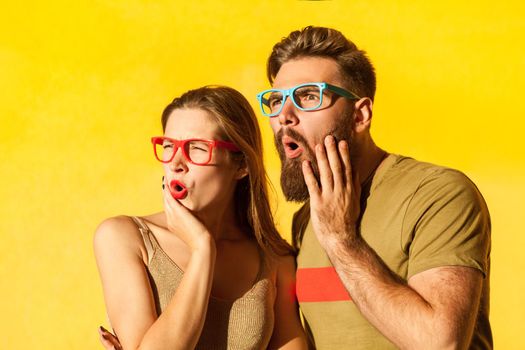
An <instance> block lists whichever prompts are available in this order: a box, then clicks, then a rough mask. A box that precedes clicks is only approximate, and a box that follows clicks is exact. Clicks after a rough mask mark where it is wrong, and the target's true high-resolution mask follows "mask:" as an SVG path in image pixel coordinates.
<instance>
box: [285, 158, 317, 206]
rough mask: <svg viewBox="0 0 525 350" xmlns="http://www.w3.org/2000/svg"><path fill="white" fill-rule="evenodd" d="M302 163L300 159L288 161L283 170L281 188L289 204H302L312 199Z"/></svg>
mask: <svg viewBox="0 0 525 350" xmlns="http://www.w3.org/2000/svg"><path fill="white" fill-rule="evenodd" d="M301 163H302V161H301V160H300V159H286V160H285V161H284V162H283V166H282V168H281V188H282V190H283V194H284V197H285V198H286V200H287V201H289V202H297V203H302V202H305V201H306V200H308V198H310V196H309V194H308V187H307V186H306V183H305V182H304V176H303V171H302V169H301Z"/></svg>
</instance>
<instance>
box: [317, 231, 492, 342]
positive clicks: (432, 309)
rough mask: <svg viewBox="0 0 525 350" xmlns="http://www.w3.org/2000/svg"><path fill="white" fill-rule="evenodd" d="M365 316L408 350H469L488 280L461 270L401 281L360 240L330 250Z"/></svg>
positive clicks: (436, 270) (455, 268) (435, 270)
mask: <svg viewBox="0 0 525 350" xmlns="http://www.w3.org/2000/svg"><path fill="white" fill-rule="evenodd" d="M325 249H326V252H327V254H328V256H329V257H330V260H331V262H332V264H333V265H334V267H335V269H336V271H337V273H338V275H339V278H340V279H341V281H342V282H343V284H344V285H345V287H346V289H347V290H348V292H349V293H350V295H351V296H352V300H353V301H354V303H355V304H356V306H357V307H358V308H359V310H360V311H361V313H362V314H363V316H364V317H365V318H366V319H367V320H368V321H369V322H370V323H371V324H372V325H373V326H374V327H376V328H377V329H378V330H379V331H380V332H381V333H382V334H383V335H384V336H385V337H387V338H388V339H389V340H390V341H392V342H393V343H394V344H396V345H397V346H399V347H400V348H403V349H410V348H413V349H423V348H424V349H464V348H467V347H468V345H469V343H470V339H471V337H472V332H473V329H474V323H475V318H476V315H477V310H478V306H479V300H480V297H481V285H482V280H483V275H482V274H481V272H480V271H478V270H476V269H473V268H470V267H462V266H447V267H436V268H432V269H429V270H426V271H423V272H420V273H418V274H416V275H414V276H412V277H411V278H410V279H409V280H408V283H406V282H404V281H403V280H402V279H400V278H399V277H397V276H396V275H395V274H394V273H393V272H392V271H391V270H390V269H388V267H387V266H385V264H384V263H383V262H382V261H381V258H380V257H378V256H377V254H376V253H375V252H374V251H373V250H372V249H371V248H370V247H369V246H368V245H367V244H366V242H364V241H363V240H361V239H359V240H358V241H353V242H349V241H347V242H344V241H341V242H333V243H332V244H331V245H330V246H325Z"/></svg>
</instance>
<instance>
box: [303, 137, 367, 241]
mask: <svg viewBox="0 0 525 350" xmlns="http://www.w3.org/2000/svg"><path fill="white" fill-rule="evenodd" d="M315 156H316V159H317V163H318V166H319V178H320V183H318V181H317V180H316V178H315V176H314V174H313V171H312V166H311V164H310V163H309V162H308V161H304V162H303V166H302V170H303V176H304V179H305V182H306V185H307V187H308V192H309V194H310V217H311V222H312V226H313V229H314V232H315V233H316V236H317V239H318V240H319V242H320V243H321V245H322V246H323V247H326V246H327V245H329V244H330V243H336V242H338V241H342V240H348V239H350V240H352V239H355V238H356V236H357V232H356V224H357V220H358V217H359V210H360V209H359V197H360V186H359V183H358V181H355V180H354V179H353V177H352V167H351V163H350V153H349V150H348V143H347V142H346V141H339V142H338V143H336V140H335V139H334V137H333V136H331V135H329V136H326V138H325V140H324V145H322V144H318V145H316V147H315Z"/></svg>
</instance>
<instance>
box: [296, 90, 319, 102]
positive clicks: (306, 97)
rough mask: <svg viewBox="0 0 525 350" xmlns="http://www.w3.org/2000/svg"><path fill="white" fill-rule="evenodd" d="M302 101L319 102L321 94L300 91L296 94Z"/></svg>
mask: <svg viewBox="0 0 525 350" xmlns="http://www.w3.org/2000/svg"><path fill="white" fill-rule="evenodd" d="M296 94H297V96H298V97H299V99H300V100H301V101H318V100H319V92H318V91H308V90H305V91H299V92H297V93H296Z"/></svg>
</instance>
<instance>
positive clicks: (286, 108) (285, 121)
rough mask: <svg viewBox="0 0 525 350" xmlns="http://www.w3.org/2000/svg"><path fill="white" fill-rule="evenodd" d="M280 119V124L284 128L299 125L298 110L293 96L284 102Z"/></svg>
mask: <svg viewBox="0 0 525 350" xmlns="http://www.w3.org/2000/svg"><path fill="white" fill-rule="evenodd" d="M278 118H279V123H280V124H281V125H283V126H284V125H286V126H294V125H297V124H298V123H299V118H298V117H297V108H295V106H294V104H293V102H292V97H291V96H288V98H287V99H286V100H285V101H284V104H283V108H282V109H281V112H280V113H279V115H278Z"/></svg>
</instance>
